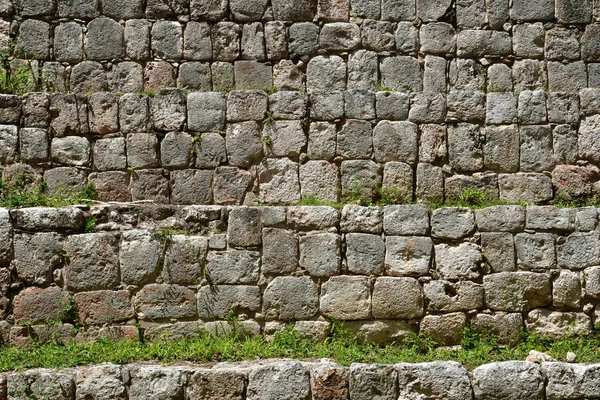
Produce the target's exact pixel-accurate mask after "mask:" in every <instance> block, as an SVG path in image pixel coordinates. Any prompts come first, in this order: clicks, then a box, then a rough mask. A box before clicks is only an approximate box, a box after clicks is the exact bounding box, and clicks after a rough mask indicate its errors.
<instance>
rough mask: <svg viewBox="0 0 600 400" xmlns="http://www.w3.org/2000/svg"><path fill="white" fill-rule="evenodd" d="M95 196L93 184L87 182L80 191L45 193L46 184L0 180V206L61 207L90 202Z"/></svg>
mask: <svg viewBox="0 0 600 400" xmlns="http://www.w3.org/2000/svg"><path fill="white" fill-rule="evenodd" d="M96 198H97V193H96V190H95V188H94V185H93V184H91V183H88V184H87V185H85V186H84V188H83V190H81V191H80V192H71V191H58V192H57V193H56V194H47V193H46V186H45V184H44V183H43V182H42V183H40V184H39V185H34V186H27V185H25V184H24V183H23V182H22V181H20V180H15V181H11V182H7V181H3V180H0V207H7V208H23V207H63V206H68V205H73V204H88V205H89V204H91V203H92V202H93V200H95V199H96Z"/></svg>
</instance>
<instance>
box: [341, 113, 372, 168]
mask: <svg viewBox="0 0 600 400" xmlns="http://www.w3.org/2000/svg"><path fill="white" fill-rule="evenodd" d="M372 148H373V138H372V128H371V123H370V122H368V121H360V120H356V119H349V120H346V122H345V123H344V125H343V126H342V128H341V129H340V130H339V132H338V134H337V154H338V155H340V156H342V157H344V158H345V159H355V158H370V157H371V155H372V154H373V150H372Z"/></svg>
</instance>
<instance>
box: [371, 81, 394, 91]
mask: <svg viewBox="0 0 600 400" xmlns="http://www.w3.org/2000/svg"><path fill="white" fill-rule="evenodd" d="M375 90H376V91H378V92H393V91H394V89H393V88H391V87H387V86H384V85H383V81H382V80H379V81H377V84H376V85H375Z"/></svg>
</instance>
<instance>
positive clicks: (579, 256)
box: [556, 232, 600, 270]
mask: <svg viewBox="0 0 600 400" xmlns="http://www.w3.org/2000/svg"><path fill="white" fill-rule="evenodd" d="M556 252H557V258H558V265H559V266H560V267H562V268H568V269H574V270H580V269H583V268H585V267H590V266H592V265H598V263H600V239H599V238H598V234H597V232H590V233H573V234H571V235H570V236H569V237H567V239H566V241H565V242H564V243H563V244H560V245H558V246H557V249H556Z"/></svg>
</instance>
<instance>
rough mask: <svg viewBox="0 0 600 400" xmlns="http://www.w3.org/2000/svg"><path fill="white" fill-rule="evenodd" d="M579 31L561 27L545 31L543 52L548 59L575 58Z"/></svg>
mask: <svg viewBox="0 0 600 400" xmlns="http://www.w3.org/2000/svg"><path fill="white" fill-rule="evenodd" d="M579 47H580V46H579V31H578V30H576V29H569V28H563V27H556V28H553V29H549V30H548V31H547V32H546V41H545V54H546V59H548V60H564V59H567V60H577V59H578V58H579V56H580V51H579Z"/></svg>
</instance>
